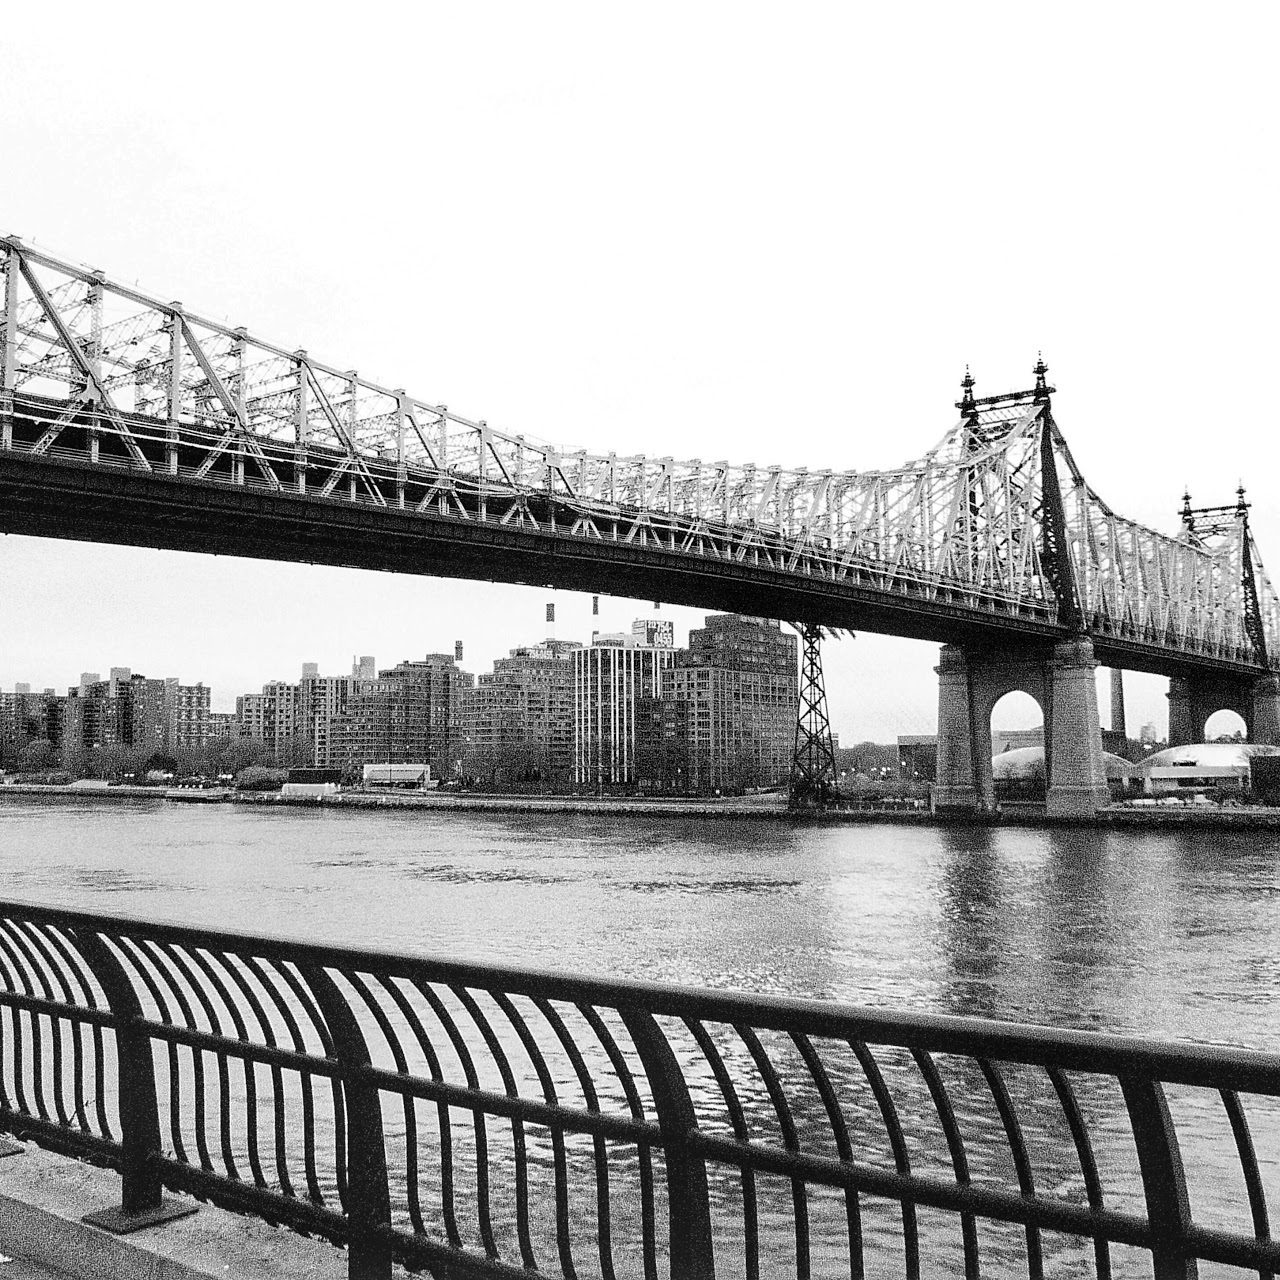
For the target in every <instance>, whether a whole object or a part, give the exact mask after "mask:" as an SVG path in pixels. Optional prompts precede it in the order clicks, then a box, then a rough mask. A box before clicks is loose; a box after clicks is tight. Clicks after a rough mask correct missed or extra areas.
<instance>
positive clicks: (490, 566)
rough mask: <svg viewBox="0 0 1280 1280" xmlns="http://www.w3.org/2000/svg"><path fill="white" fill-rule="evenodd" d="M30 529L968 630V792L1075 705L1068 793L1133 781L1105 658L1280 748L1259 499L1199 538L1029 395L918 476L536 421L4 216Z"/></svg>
mask: <svg viewBox="0 0 1280 1280" xmlns="http://www.w3.org/2000/svg"><path fill="white" fill-rule="evenodd" d="M0 280H2V282H3V283H2V292H0V297H2V299H3V312H2V313H0V531H3V532H9V533H22V534H28V535H34V536H37V537H53V538H72V539H81V540H92V541H100V542H112V543H123V544H133V545H141V546H150V547H163V548H170V549H177V550H186V551H200V552H212V553H218V554H224V555H239V556H251V557H256V558H268V559H278V560H294V561H304V562H314V563H326V564H336V565H349V566H355V567H360V568H368V569H380V570H391V571H395V572H402V573H415V574H429V575H434V576H444V577H460V578H471V579H482V580H496V581H503V582H512V583H526V584H530V585H538V586H543V585H550V586H556V587H563V588H567V589H571V590H582V591H596V592H608V593H612V594H616V595H630V596H633V597H638V598H641V599H660V600H666V601H669V602H671V603H673V604H681V605H690V606H694V607H701V608H713V609H727V610H733V611H739V612H745V613H751V614H757V615H762V616H767V617H774V618H782V619H786V620H790V621H795V622H797V623H798V624H799V625H800V626H801V627H802V628H804V629H805V630H806V633H807V634H808V635H809V636H810V638H811V642H812V640H813V637H815V636H816V635H817V634H818V629H819V628H824V627H825V628H841V629H856V630H865V631H875V632H881V633H886V634H891V635H898V636H905V637H911V638H915V639H921V640H929V641H933V642H936V643H940V644H941V645H943V651H942V658H941V662H940V666H939V676H940V683H939V788H938V792H937V800H938V803H939V804H940V805H941V806H942V807H944V808H957V809H967V808H979V809H981V808H989V807H991V805H992V803H993V799H992V785H991V778H990V730H989V714H990V708H991V707H992V706H994V703H995V701H996V700H998V698H999V697H1001V696H1003V694H1004V693H1005V692H1008V691H1009V690H1010V689H1015V688H1016V689H1025V690H1026V691H1027V692H1029V693H1031V694H1032V696H1034V697H1036V698H1037V700H1038V701H1039V702H1040V704H1041V707H1042V709H1043V710H1044V715H1045V730H1046V733H1045V738H1046V754H1047V757H1048V773H1049V788H1048V791H1049V798H1048V808H1049V811H1050V812H1056V813H1059V814H1064V815H1074V814H1081V815H1083V814H1088V813H1090V812H1092V811H1093V810H1094V809H1095V808H1096V807H1097V805H1098V804H1100V803H1102V802H1104V800H1105V796H1106V783H1105V774H1104V771H1103V764H1102V751H1101V741H1100V735H1099V729H1098V713H1097V699H1096V694H1095V693H1094V692H1093V669H1094V667H1095V666H1096V665H1097V664H1098V663H1099V662H1102V663H1105V664H1107V665H1109V666H1112V667H1115V668H1124V669H1130V670H1138V671H1146V672H1152V673H1155V674H1159V675H1164V676H1167V677H1169V679H1170V681H1171V685H1170V722H1171V740H1175V741H1176V740H1182V741H1188V740H1191V739H1193V738H1195V737H1197V736H1199V734H1200V733H1202V732H1203V724H1204V720H1205V719H1207V717H1208V716H1209V715H1210V714H1212V713H1213V712H1214V711H1216V710H1218V709H1220V708H1223V707H1229V708H1231V709H1233V710H1236V711H1238V712H1239V713H1240V714H1241V715H1242V716H1243V717H1244V719H1245V721H1246V724H1247V725H1248V727H1249V732H1250V736H1251V737H1253V738H1255V739H1258V740H1262V741H1276V742H1280V682H1278V681H1277V677H1276V674H1275V673H1276V670H1277V664H1278V662H1280V598H1278V597H1277V595H1276V592H1275V590H1274V588H1273V587H1272V585H1271V583H1270V581H1269V579H1268V577H1267V575H1266V572H1265V569H1264V568H1263V566H1262V563H1261V560H1260V558H1259V556H1258V553H1257V549H1256V546H1255V544H1254V540H1253V536H1252V533H1251V531H1250V527H1249V519H1248V510H1249V508H1248V504H1247V503H1246V502H1245V500H1244V494H1243V493H1240V494H1239V495H1238V501H1237V502H1236V503H1235V504H1233V505H1229V506H1226V507H1209V508H1199V509H1196V508H1192V507H1191V505H1190V500H1189V498H1188V499H1186V500H1185V501H1184V510H1183V521H1182V527H1181V529H1180V530H1179V531H1178V533H1177V534H1174V535H1169V534H1163V533H1160V532H1157V531H1155V530H1153V529H1150V528H1147V527H1146V526H1144V525H1142V524H1139V523H1138V522H1136V521H1133V520H1129V519H1127V518H1125V517H1123V516H1121V515H1119V514H1117V513H1116V512H1115V511H1114V510H1113V509H1112V508H1111V507H1110V506H1108V505H1107V504H1106V503H1105V502H1104V501H1103V500H1102V498H1101V497H1100V496H1099V495H1098V494H1097V493H1096V492H1095V491H1094V490H1093V489H1092V487H1091V486H1090V485H1089V484H1088V482H1087V481H1086V480H1085V478H1084V476H1083V475H1082V473H1081V472H1080V469H1079V467H1078V466H1077V465H1076V463H1075V460H1074V459H1073V458H1072V456H1071V452H1070V449H1069V448H1068V446H1067V443H1066V441H1065V439H1064V437H1063V435H1062V433H1061V431H1060V430H1059V428H1058V425H1057V423H1056V422H1055V420H1054V416H1053V410H1052V396H1053V392H1054V388H1053V387H1051V386H1050V385H1049V384H1048V381H1047V369H1046V367H1045V365H1044V362H1043V360H1041V361H1039V362H1038V363H1037V365H1036V368H1035V371H1034V372H1035V384H1034V386H1033V387H1032V388H1031V389H1029V390H1026V391H1021V392H1015V393H1011V394H1007V395H997V396H988V397H978V396H975V394H974V382H973V379H972V377H971V376H969V375H968V374H967V373H966V376H965V379H964V382H963V383H962V392H963V394H962V397H961V399H960V401H959V402H958V403H957V405H956V409H957V410H958V411H959V417H958V420H956V421H955V422H954V425H953V426H952V427H951V428H950V430H948V431H947V432H946V434H945V435H944V436H943V438H942V440H941V441H940V443H939V444H937V445H936V446H935V447H934V448H933V449H931V450H929V451H928V452H926V453H924V454H923V455H922V456H921V457H919V458H917V459H915V460H912V461H910V462H907V463H905V464H904V465H903V466H901V467H899V468H897V469H895V470H889V471H853V470H843V471H838V470H809V469H806V468H791V469H788V468H785V467H781V466H755V465H752V464H744V463H737V462H731V461H729V460H717V461H705V460H699V459H693V460H687V461H680V460H676V459H673V458H669V457H662V458H650V457H646V456H643V455H635V456H625V457H620V456H618V455H617V454H614V453H590V452H587V451H586V450H583V449H576V450H571V449H565V448H561V447H557V446H553V445H550V444H547V443H545V442H539V441H534V440H531V439H528V438H526V437H525V436H523V435H520V434H512V433H509V432H504V431H499V430H496V429H494V428H491V427H490V426H489V425H488V424H487V423H486V422H485V421H483V420H472V419H469V418H465V417H462V416H460V415H459V414H457V413H454V412H453V411H451V410H449V409H448V408H447V407H446V406H445V405H442V404H432V403H428V402H427V401H424V400H420V399H417V398H416V397H414V396H412V395H410V394H409V393H408V392H407V391H405V390H404V389H402V388H390V387H385V386H381V385H379V384H377V383H374V382H372V381H370V380H368V379H366V378H362V377H360V376H359V374H358V373H357V372H356V371H355V370H341V369H338V368H335V367H333V366H331V365H326V364H323V363H321V362H319V361H317V360H315V359H313V358H312V357H311V356H309V355H308V353H307V352H306V351H304V350H297V349H295V350H290V349H288V348H286V347H282V346H278V345H275V344H273V343H271V342H269V341H266V340H265V339H262V338H258V337H256V336H254V335H251V334H250V333H249V332H248V331H247V330H246V329H244V328H229V327H228V326H226V325H224V324H219V323H217V322H215V321H213V320H210V319H208V318H206V317H202V316H200V315H199V314H197V313H195V312H192V311H189V310H187V308H185V307H184V306H183V305H182V304H181V303H180V302H167V303H166V302H162V301H160V300H158V299H156V298H153V297H149V296H147V295H146V294H144V293H141V292H139V291H138V290H137V289H135V288H129V287H127V286H125V285H122V284H120V283H118V282H116V281H113V280H110V279H108V277H107V276H106V275H105V274H104V273H103V272H101V271H95V270H89V269H86V268H83V267H80V266H76V265H74V264H72V263H68V262H63V261H60V260H58V259H55V258H52V257H50V256H49V255H47V254H45V253H43V252H39V251H37V250H36V249H35V248H33V247H30V246H27V245H25V244H24V243H23V242H22V241H21V240H19V239H18V238H16V237H12V236H10V237H5V238H0Z"/></svg>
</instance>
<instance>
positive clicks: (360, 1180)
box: [299, 964, 392, 1280]
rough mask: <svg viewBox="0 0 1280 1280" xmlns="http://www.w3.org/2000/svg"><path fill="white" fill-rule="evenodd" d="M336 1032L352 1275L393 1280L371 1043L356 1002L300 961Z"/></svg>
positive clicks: (319, 971) (358, 1279)
mask: <svg viewBox="0 0 1280 1280" xmlns="http://www.w3.org/2000/svg"><path fill="white" fill-rule="evenodd" d="M299 969H300V972H301V973H302V976H303V978H304V979H305V980H306V983H307V985H308V986H309V987H310V988H311V994H312V995H314V996H315V999H316V1004H317V1005H318V1006H319V1009H320V1012H321V1013H322V1014H323V1015H324V1020H325V1022H326V1023H327V1024H328V1026H329V1034H330V1035H331V1036H332V1037H333V1049H334V1052H335V1053H336V1054H337V1057H338V1062H339V1063H340V1064H341V1066H342V1077H341V1081H342V1096H343V1098H344V1100H345V1103H346V1109H347V1152H346V1156H347V1204H346V1206H345V1207H346V1214H347V1221H348V1222H349V1223H350V1225H351V1239H350V1241H349V1242H348V1245H347V1276H348V1280H391V1261H392V1258H391V1244H390V1241H389V1240H388V1239H387V1238H386V1236H385V1235H384V1234H383V1232H385V1231H387V1229H388V1228H389V1227H390V1225H391V1193H390V1189H389V1188H388V1185H387V1151H386V1145H385V1142H384V1139H383V1134H382V1103H381V1100H380V1098H379V1096H378V1090H377V1088H376V1087H375V1086H374V1085H372V1084H370V1083H368V1081H367V1080H365V1079H364V1078H363V1075H364V1072H365V1070H366V1069H367V1068H368V1067H369V1066H371V1065H372V1063H371V1059H370V1057H369V1047H368V1045H367V1044H366V1043H365V1039H364V1036H363V1034H362V1033H361V1031H360V1025H359V1023H358V1022H357V1021H356V1018H355V1014H353V1013H352V1012H351V1006H350V1005H349V1004H348V1003H347V1001H346V999H345V997H344V996H343V994H342V992H341V991H339V990H338V986H337V984H336V983H335V982H334V980H333V979H332V978H331V977H330V976H329V975H328V973H327V972H326V971H325V970H324V969H323V968H322V967H321V966H319V965H310V964H308V965H300V966H299Z"/></svg>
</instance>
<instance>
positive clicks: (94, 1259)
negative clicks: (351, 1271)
mask: <svg viewBox="0 0 1280 1280" xmlns="http://www.w3.org/2000/svg"><path fill="white" fill-rule="evenodd" d="M119 1198H120V1179H119V1177H118V1176H117V1175H116V1174H114V1173H112V1172H111V1171H110V1170H107V1169H98V1168H95V1167H94V1166H93V1165H88V1164H82V1163H81V1162H80V1161H78V1160H72V1159H69V1158H67V1157H65V1156H60V1155H54V1154H53V1153H51V1152H48V1151H42V1150H41V1149H40V1148H39V1147H37V1146H35V1144H34V1143H27V1144H25V1145H24V1148H23V1149H22V1150H21V1151H20V1153H19V1154H16V1155H9V1156H4V1157H2V1158H0V1253H3V1254H7V1255H10V1256H12V1257H13V1259H14V1260H13V1261H12V1262H7V1263H3V1264H0V1280H45V1278H46V1277H47V1278H48V1280H345V1277H346V1274H347V1265H346V1264H347V1258H346V1254H345V1253H343V1252H342V1251H341V1250H339V1249H335V1248H334V1247H333V1246H332V1245H330V1244H328V1243H326V1242H325V1241H322V1240H307V1239H304V1238H303V1237H302V1236H299V1235H295V1234H294V1233H293V1232H291V1231H279V1230H276V1229H275V1228H274V1227H271V1226H269V1225H268V1224H267V1223H265V1222H262V1221H260V1220H258V1219H257V1218H245V1217H240V1216H239V1215H237V1214H231V1213H225V1212H223V1211H222V1210H220V1209H214V1208H212V1207H211V1206H209V1205H201V1206H200V1208H199V1212H197V1213H195V1214H193V1215H191V1216H190V1217H185V1218H181V1219H178V1220H177V1221H174V1222H168V1223H165V1224H164V1225H162V1226H158V1227H151V1228H148V1229H146V1230H143V1231H138V1232H135V1233H134V1234H133V1235H128V1236H116V1235H111V1234H110V1233H108V1232H106V1231H101V1230H99V1229H98V1228H97V1227H91V1226H86V1225H85V1224H84V1223H83V1222H82V1221H81V1218H82V1217H83V1215H84V1214H85V1213H87V1212H89V1211H91V1210H94V1209H103V1208H108V1207H110V1206H111V1205H113V1204H116V1203H118V1201H119ZM397 1274H401V1275H403V1274H407V1273H402V1272H397Z"/></svg>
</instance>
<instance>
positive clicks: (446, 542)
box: [0, 451, 1259, 676]
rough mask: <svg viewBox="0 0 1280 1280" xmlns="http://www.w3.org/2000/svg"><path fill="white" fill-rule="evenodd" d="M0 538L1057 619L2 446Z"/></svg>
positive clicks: (955, 640) (1029, 638)
mask: <svg viewBox="0 0 1280 1280" xmlns="http://www.w3.org/2000/svg"><path fill="white" fill-rule="evenodd" d="M0 532H3V533H16V534H24V535H28V536H31V537H38V538H58V539H71V540H75V541H81V542H107V543H116V544H119V545H125V546H140V547H153V548H159V549H165V550H174V551H193V552H199V553H202V554H206V555H208V554H213V555H227V556H244V557H248V558H250V559H258V560H282V561H293V562H298V563H306V564H331V565H342V566H347V567H351V568H358V569H372V570H379V571H383V572H391V573H408V574H417V575H425V576H431V577H442V578H465V579H472V580H476V581H491V582H510V583H519V584H524V585H528V586H537V587H545V586H552V587H558V588H563V589H565V590H571V591H584V592H598V593H602V594H607V595H615V596H627V597H631V598H634V599H641V600H662V601H663V602H665V603H669V604H676V605H685V606H688V607H691V608H701V609H718V610H725V611H729V612H739V613H747V614H754V615H759V616H762V617H770V618H781V619H784V620H789V621H790V620H794V621H801V622H809V623H813V624H815V625H819V626H824V627H830V628H847V629H849V630H853V631H869V632H878V633H881V634H885V635H895V636H903V637H905V638H908V639H915V640H925V641H931V642H934V643H938V644H959V645H963V646H965V647H966V648H970V649H978V650H981V651H984V652H987V653H990V654H1002V653H1010V652H1014V653H1028V652H1030V653H1034V652H1036V651H1040V650H1044V651H1048V650H1050V649H1051V648H1052V646H1053V645H1054V644H1056V643H1060V642H1061V641H1062V640H1064V639H1066V638H1067V636H1066V632H1065V631H1064V630H1062V629H1060V628H1056V627H1048V626H1044V625H1037V624H1035V623H1032V622H1029V621H1025V620H1019V619H1016V618H1010V617H1009V616H1007V615H1003V614H1001V615H995V614H992V615H990V616H984V615H983V614H982V613H981V611H976V610H970V609H964V608H960V607H948V606H947V605H946V604H944V603H941V602H938V601H933V602H931V603H930V606H929V608H928V609H922V608H921V604H920V601H918V600H915V599H909V598H902V599H901V600H900V601H899V600H895V599H894V597H893V596H892V595H891V594H890V593H886V592H879V591H874V590H870V589H867V588H865V587H859V586H857V585H852V584H849V583H833V582H830V581H823V580H811V581H806V580H805V579H804V578H801V577H798V576H797V575H796V574H793V573H788V572H786V571H783V570H770V569H766V568H762V567H761V566H759V565H751V564H732V563H726V562H724V561H721V560H715V561H708V560H703V559H699V558H698V557H694V556H690V555H687V554H682V553H681V552H678V551H671V552H665V551H662V550H660V549H658V548H655V547H653V546H652V545H650V546H644V547H639V546H630V545H626V544H622V543H615V542H608V541H605V542H584V541H583V540H582V539H580V538H574V537H570V536H568V535H562V534H557V533H553V532H548V531H546V530H535V529H531V528H528V527H524V528H521V527H516V526H504V525H501V524H498V523H496V522H493V523H482V522H476V521H464V520H458V519H452V518H450V517H447V516H435V515H432V514H430V513H424V512H411V511H397V510H395V509H388V508H386V507H367V506H360V505H357V504H350V503H345V502H335V501H332V500H328V499H324V498H319V497H311V496H303V495H299V494H293V493H288V492H270V491H263V490H260V489H250V488H247V487H246V488H236V487H233V486H229V485H223V484H216V483H209V482H203V481H198V480H191V479H188V478H186V477H180V476H179V477H175V476H168V475H163V474H156V473H150V474H145V475H144V474H139V473H138V472H136V471H126V470H116V469H112V468H107V467H102V466H93V465H90V464H84V463H77V462H71V461H65V460H62V459H53V458H40V457H32V456H30V455H24V454H21V453H18V452H16V451H15V452H6V451H0ZM1094 652H1095V654H1096V656H1097V658H1098V660H1099V661H1100V662H1102V663H1104V664H1106V665H1108V666H1116V667H1123V668H1125V669H1128V670H1134V671H1147V672H1151V673H1153V674H1157V675H1167V676H1181V675H1187V674H1193V673H1195V672H1203V671H1205V670H1206V669H1210V670H1217V671H1221V672H1223V673H1224V674H1233V675H1241V676H1244V675H1257V674H1259V673H1258V672H1257V671H1256V670H1255V669H1254V668H1252V667H1247V666H1243V665H1238V664H1233V663H1230V662H1224V661H1222V660H1220V659H1213V658H1208V657H1204V656H1195V655H1185V654H1177V653H1174V652H1171V651H1169V650H1167V649H1159V648H1157V647H1155V646H1152V645H1148V644H1144V643H1141V642H1139V641H1136V640H1135V641H1127V640H1125V639H1122V638H1117V637H1102V636H1096V637H1095V638H1094Z"/></svg>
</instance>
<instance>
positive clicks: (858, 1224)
mask: <svg viewBox="0 0 1280 1280" xmlns="http://www.w3.org/2000/svg"><path fill="white" fill-rule="evenodd" d="M791 1041H792V1043H793V1044H794V1045H795V1046H796V1048H797V1049H798V1050H799V1051H800V1056H801V1058H803V1059H804V1065H805V1066H806V1067H807V1068H808V1069H809V1075H810V1076H811V1077H812V1078H813V1082H814V1084H815V1085H816V1086H817V1089H818V1096H819V1097H820V1098H821V1099H822V1105H823V1107H824V1108H825V1110H826V1113H827V1122H828V1123H829V1124H830V1125H831V1132H832V1135H833V1136H834V1138H835V1142H836V1153H837V1154H838V1155H839V1157H840V1159H841V1160H843V1161H844V1162H845V1163H846V1164H850V1163H852V1161H853V1142H852V1141H851V1140H850V1137H849V1126H848V1124H847V1123H846V1121H845V1118H844V1111H843V1110H842V1109H841V1107H840V1100H839V1098H837V1097H836V1091H835V1088H834V1087H833V1086H832V1084H831V1077H830V1075H828V1073H827V1068H826V1066H825V1065H824V1064H823V1061H822V1058H821V1056H820V1055H819V1053H818V1051H817V1050H816V1049H815V1048H814V1047H813V1042H812V1041H811V1040H810V1039H809V1037H808V1036H807V1035H805V1034H804V1033H803V1032H799V1031H793V1032H791ZM844 1200H845V1215H846V1217H847V1219H848V1232H849V1276H850V1280H862V1278H863V1275H864V1274H865V1266H864V1259H863V1256H862V1209H861V1205H860V1204H859V1200H858V1192H857V1190H856V1189H855V1188H854V1187H851V1186H849V1187H846V1188H845V1193H844Z"/></svg>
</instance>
